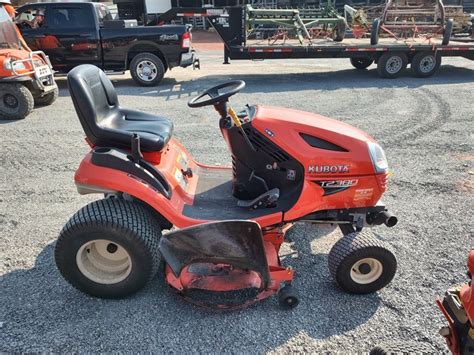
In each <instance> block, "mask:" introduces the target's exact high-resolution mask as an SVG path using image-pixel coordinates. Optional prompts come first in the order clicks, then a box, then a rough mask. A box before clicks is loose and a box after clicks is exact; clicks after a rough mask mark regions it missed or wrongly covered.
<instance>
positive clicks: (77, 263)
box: [54, 198, 161, 298]
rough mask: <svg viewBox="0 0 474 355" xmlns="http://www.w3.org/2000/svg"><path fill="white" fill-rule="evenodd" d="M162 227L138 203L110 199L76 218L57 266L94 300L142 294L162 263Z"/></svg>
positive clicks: (62, 238) (59, 248) (65, 233)
mask: <svg viewBox="0 0 474 355" xmlns="http://www.w3.org/2000/svg"><path fill="white" fill-rule="evenodd" d="M160 237H161V230H160V226H159V225H158V222H157V221H156V219H155V218H153V216H152V215H151V214H150V212H148V211H147V210H146V209H145V208H143V207H142V206H140V205H139V204H137V203H133V202H129V201H125V200H121V199H118V198H109V199H104V200H99V201H94V202H92V203H90V204H88V205H87V206H85V207H83V208H82V209H80V210H79V211H78V212H76V214H74V215H73V216H72V217H71V219H70V220H69V221H68V222H67V224H66V225H65V226H64V228H63V230H62V231H61V233H60V235H59V238H58V241H57V243H56V249H55V254H54V256H55V260H56V265H57V267H58V269H59V271H60V272H61V274H62V275H63V277H64V278H65V279H66V281H68V282H69V283H70V284H71V285H72V286H74V287H75V288H77V289H79V290H80V291H82V292H85V293H87V294H89V295H91V296H95V297H101V298H120V297H125V296H128V295H131V294H133V293H135V292H136V291H138V290H140V289H141V288H142V287H143V286H145V284H146V283H147V282H148V281H150V280H151V279H152V277H153V276H154V275H155V274H156V272H157V270H158V267H159V264H160V259H161V257H160V252H159V250H158V242H159V239H160Z"/></svg>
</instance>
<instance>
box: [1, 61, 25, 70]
mask: <svg viewBox="0 0 474 355" xmlns="http://www.w3.org/2000/svg"><path fill="white" fill-rule="evenodd" d="M12 63H13V64H12ZM3 67H4V68H5V69H6V70H13V69H15V70H26V66H25V63H23V62H17V61H15V60H14V59H13V62H12V59H11V58H10V59H7V60H5V62H3Z"/></svg>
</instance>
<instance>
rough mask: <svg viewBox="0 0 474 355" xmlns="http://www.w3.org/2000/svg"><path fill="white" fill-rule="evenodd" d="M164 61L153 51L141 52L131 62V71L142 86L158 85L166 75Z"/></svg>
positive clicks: (134, 78)
mask: <svg viewBox="0 0 474 355" xmlns="http://www.w3.org/2000/svg"><path fill="white" fill-rule="evenodd" d="M165 72H166V68H165V65H164V63H163V61H162V60H161V59H160V58H159V57H158V56H156V55H154V54H153V53H148V52H146V53H140V54H137V55H136V56H135V57H133V59H132V61H131V62H130V73H131V75H132V78H133V80H134V81H135V82H136V83H137V84H138V85H140V86H156V85H158V84H159V83H160V82H161V80H163V77H164V76H165Z"/></svg>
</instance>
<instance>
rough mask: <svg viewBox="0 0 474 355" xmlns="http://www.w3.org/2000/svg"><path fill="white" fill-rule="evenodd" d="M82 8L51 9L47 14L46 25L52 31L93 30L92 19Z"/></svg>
mask: <svg viewBox="0 0 474 355" xmlns="http://www.w3.org/2000/svg"><path fill="white" fill-rule="evenodd" d="M87 10H88V9H86V8H83V7H64V8H61V7H53V8H52V9H51V11H50V12H49V13H48V25H49V27H51V28H54V29H79V28H94V27H95V26H94V19H93V17H92V16H90V14H89V11H87Z"/></svg>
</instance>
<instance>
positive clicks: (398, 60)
mask: <svg viewBox="0 0 474 355" xmlns="http://www.w3.org/2000/svg"><path fill="white" fill-rule="evenodd" d="M407 64H408V58H407V56H406V54H405V53H401V52H400V53H397V52H393V53H392V52H388V53H384V54H382V55H381V56H380V58H379V60H378V62H377V72H378V74H379V76H380V77H382V78H386V79H394V78H397V77H398V76H399V75H400V74H401V73H402V72H403V71H404V70H405V69H406V67H407Z"/></svg>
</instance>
